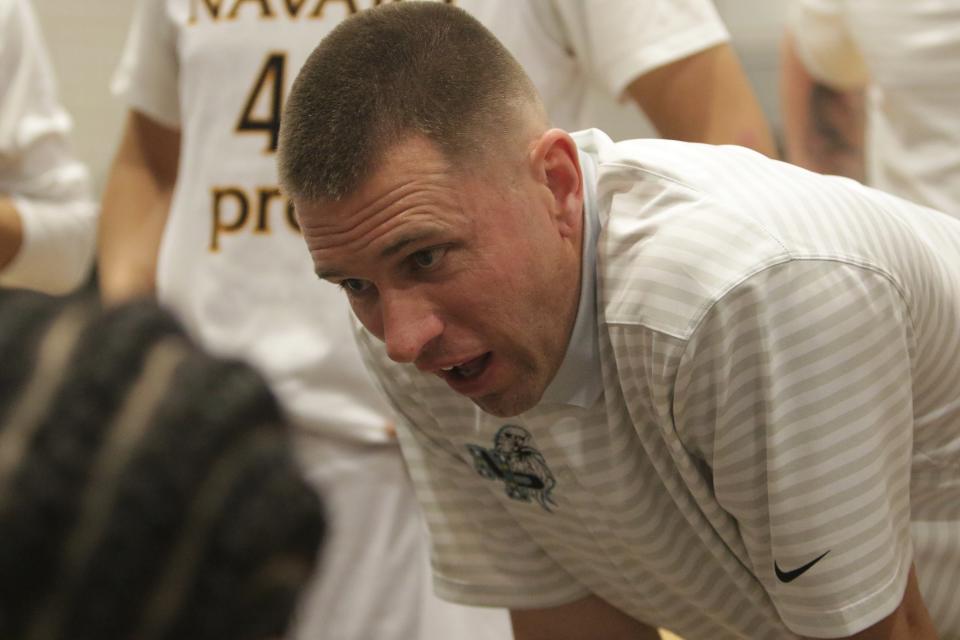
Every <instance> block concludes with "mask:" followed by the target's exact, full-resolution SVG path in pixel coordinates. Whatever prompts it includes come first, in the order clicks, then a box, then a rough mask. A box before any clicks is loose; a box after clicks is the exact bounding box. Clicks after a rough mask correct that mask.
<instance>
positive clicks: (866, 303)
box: [358, 130, 960, 640]
mask: <svg viewBox="0 0 960 640" xmlns="http://www.w3.org/2000/svg"><path fill="white" fill-rule="evenodd" d="M575 139H576V140H577V143H578V145H579V146H580V148H581V163H582V165H583V168H584V176H585V183H586V184H585V186H586V189H585V191H586V193H587V202H586V205H585V209H586V212H585V220H586V225H585V228H586V230H587V233H586V234H585V237H586V238H587V241H585V244H584V246H585V249H584V289H583V295H582V298H581V306H580V309H579V313H578V316H577V320H576V326H575V328H574V336H573V339H572V340H571V344H570V347H569V350H568V353H567V356H566V358H565V360H564V362H563V365H562V366H561V369H560V371H559V372H558V374H557V377H556V378H555V379H554V381H553V382H552V383H551V386H550V387H549V388H548V390H547V392H546V394H545V395H544V398H543V400H542V401H541V403H540V404H539V405H538V406H537V407H535V408H534V409H532V410H531V411H528V412H526V413H524V414H521V415H519V416H517V417H515V418H510V419H500V418H495V417H493V416H490V415H487V414H485V413H483V412H482V411H480V410H479V409H478V408H476V407H475V406H474V405H473V404H472V403H471V402H470V401H469V400H468V399H466V398H464V397H461V396H458V395H456V394H455V393H454V392H452V391H451V390H450V389H449V388H448V387H447V386H446V384H445V383H444V382H443V381H441V380H439V379H438V378H436V377H434V376H429V375H426V374H421V373H419V372H417V371H416V369H414V368H413V367H409V366H403V365H398V364H395V363H392V362H389V361H388V360H387V358H386V356H385V355H384V351H383V349H382V345H380V344H379V343H378V342H377V341H376V340H375V339H373V338H372V337H371V336H369V334H367V333H366V332H364V331H362V330H360V331H359V335H358V338H359V340H360V342H361V345H362V346H363V350H364V351H365V352H366V355H367V358H368V363H369V364H370V366H371V367H372V368H373V370H374V371H375V373H376V374H377V377H378V378H379V380H380V383H381V385H382V386H383V388H384V390H385V391H386V393H387V395H388V396H389V397H390V398H391V400H392V402H393V404H394V405H395V407H396V408H397V410H398V411H399V413H400V414H401V416H402V417H403V419H404V420H403V422H404V423H405V424H404V425H403V427H402V429H401V441H402V444H403V449H404V454H405V456H406V457H407V460H408V462H409V466H410V470H411V473H412V475H413V478H414V481H415V484H416V487H417V491H418V496H419V499H420V500H421V502H422V503H423V506H424V509H425V512H426V515H427V519H428V524H429V527H430V531H431V537H432V546H433V564H434V574H435V583H436V587H437V590H438V592H439V593H440V595H442V596H444V597H446V598H448V599H451V600H455V601H460V602H465V603H470V604H478V605H491V606H506V607H511V608H529V607H548V606H556V605H560V604H563V603H566V602H570V601H572V600H575V599H578V598H581V597H584V596H586V595H588V594H595V595H597V596H599V597H601V598H603V599H605V600H607V601H608V602H610V603H611V604H613V605H614V606H616V607H618V608H619V609H621V610H623V611H624V612H626V613H628V614H629V615H632V616H634V617H636V618H637V619H640V620H643V621H644V622H646V623H648V624H650V625H653V626H663V627H667V628H669V629H671V630H673V631H675V632H677V633H679V634H680V635H682V636H684V637H685V638H687V640H695V639H697V638H704V639H707V638H709V639H711V640H712V639H716V638H774V639H775V638H792V637H795V635H806V636H813V637H839V636H846V635H850V634H852V633H855V632H857V631H859V630H862V629H864V628H866V627H868V626H870V625H871V624H873V623H875V622H877V621H879V620H880V619H882V618H883V617H885V616H886V615H888V614H889V613H890V612H892V611H893V609H894V608H895V607H896V606H897V604H898V603H899V602H900V599H901V597H902V594H903V591H904V588H905V585H906V579H907V574H908V572H909V569H910V566H911V563H915V564H916V566H917V572H918V577H919V581H920V584H921V590H922V592H923V595H924V599H925V601H926V603H927V606H928V608H929V609H930V612H931V614H932V616H933V618H934V621H935V623H936V625H937V627H938V629H939V631H940V633H941V635H942V636H943V637H945V638H950V637H957V638H960V330H958V327H960V221H957V220H953V219H951V218H949V217H947V216H945V215H942V214H939V213H937V212H934V211H932V210H929V209H925V208H923V207H920V206H917V205H913V204H910V203H907V202H905V201H903V200H900V199H897V198H895V197H893V196H889V195H886V194H883V193H881V192H878V191H874V190H871V189H868V188H866V187H863V186H861V185H859V184H857V183H855V182H852V181H849V180H845V179H842V178H835V177H823V176H819V175H816V174H813V173H809V172H806V171H804V170H802V169H799V168H796V167H792V166H790V165H787V164H784V163H779V162H775V161H771V160H768V159H766V158H764V157H762V156H760V155H759V154H756V153H753V152H751V151H748V150H746V149H742V148H738V147H714V146H708V145H697V144H688V143H679V142H673V141H666V140H642V141H631V142H623V143H618V144H614V143H612V142H611V141H610V140H609V139H608V138H607V137H606V136H605V135H604V134H603V133H601V132H599V131H596V130H591V131H585V132H580V133H578V134H575ZM591 234H592V236H591ZM591 237H592V238H594V240H590V238H591Z"/></svg>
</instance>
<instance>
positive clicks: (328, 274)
mask: <svg viewBox="0 0 960 640" xmlns="http://www.w3.org/2000/svg"><path fill="white" fill-rule="evenodd" d="M316 274H317V277H318V278H320V279H321V280H329V279H330V278H342V277H343V274H342V273H340V272H339V271H332V270H331V271H317V272H316Z"/></svg>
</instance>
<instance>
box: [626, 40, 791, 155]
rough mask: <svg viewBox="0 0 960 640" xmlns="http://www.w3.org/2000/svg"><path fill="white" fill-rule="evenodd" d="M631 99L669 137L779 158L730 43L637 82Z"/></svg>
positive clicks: (632, 86)
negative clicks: (756, 152)
mask: <svg viewBox="0 0 960 640" xmlns="http://www.w3.org/2000/svg"><path fill="white" fill-rule="evenodd" d="M627 94H628V95H629V96H630V97H631V98H632V99H633V100H634V101H635V102H636V103H637V104H638V105H639V106H640V108H641V109H643V111H644V113H646V114H647V116H648V117H649V118H650V121H651V122H652V123H653V125H654V126H655V127H656V128H657V131H659V132H660V135H662V136H663V137H665V138H671V139H674V140H688V141H693V142H709V143H711V144H738V145H741V146H744V147H751V148H753V149H756V150H757V151H760V152H761V153H764V154H766V155H768V156H770V157H776V155H777V150H776V145H775V144H774V141H773V135H772V134H771V133H770V125H769V124H768V123H767V120H766V117H765V116H764V115H763V111H762V109H761V108H760V104H759V102H758V101H757V97H756V95H755V94H754V92H753V88H752V87H751V86H750V82H749V81H748V80H747V76H746V74H745V73H744V71H743V67H742V66H741V64H740V61H739V59H738V58H737V55H736V53H735V52H734V50H733V48H732V47H731V46H730V45H729V44H727V43H724V44H719V45H716V46H713V47H710V48H709V49H706V50H704V51H701V52H699V53H695V54H693V55H691V56H688V57H686V58H683V59H681V60H677V61H675V62H672V63H670V64H667V65H665V66H662V67H659V68H657V69H654V70H653V71H650V72H649V73H646V74H644V75H642V76H640V77H638V78H636V79H634V80H633V82H631V83H630V84H629V85H628V86H627Z"/></svg>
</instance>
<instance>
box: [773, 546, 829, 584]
mask: <svg viewBox="0 0 960 640" xmlns="http://www.w3.org/2000/svg"><path fill="white" fill-rule="evenodd" d="M828 553H830V551H824V552H823V553H822V554H821V555H820V556H819V557H817V558H814V559H813V560H811V561H810V562H808V563H807V564H805V565H803V566H802V567H797V568H796V569H793V570H792V571H784V570H783V569H781V568H780V565H779V564H777V562H776V560H774V562H773V570H774V571H775V572H776V573H777V580H779V581H780V582H783V583H787V582H793V581H794V580H796V579H797V578H799V577H800V576H802V575H803V574H805V573H806V572H807V570H808V569H809V568H810V567H812V566H813V565H815V564H817V563H818V562H820V561H821V560H823V557H824V556H825V555H827V554H828Z"/></svg>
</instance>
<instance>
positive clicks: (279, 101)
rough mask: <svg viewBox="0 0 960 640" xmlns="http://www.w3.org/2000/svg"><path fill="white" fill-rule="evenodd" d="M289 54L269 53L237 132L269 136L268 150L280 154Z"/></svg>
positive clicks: (241, 115)
mask: <svg viewBox="0 0 960 640" xmlns="http://www.w3.org/2000/svg"><path fill="white" fill-rule="evenodd" d="M286 66H287V54H285V53H282V52H274V53H271V54H270V55H268V56H267V60H266V62H265V63H264V64H263V68H262V69H261V70H260V75H259V76H257V79H256V80H255V81H254V83H253V88H252V89H251V90H250V95H249V96H247V102H246V104H245V105H244V106H243V112H242V113H241V114H240V119H239V120H238V121H237V128H236V130H237V133H263V134H266V135H267V147H266V149H264V151H265V152H266V153H276V151H277V142H278V140H279V138H280V114H281V112H282V111H283V86H284V84H283V82H284V71H285V69H286Z"/></svg>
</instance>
